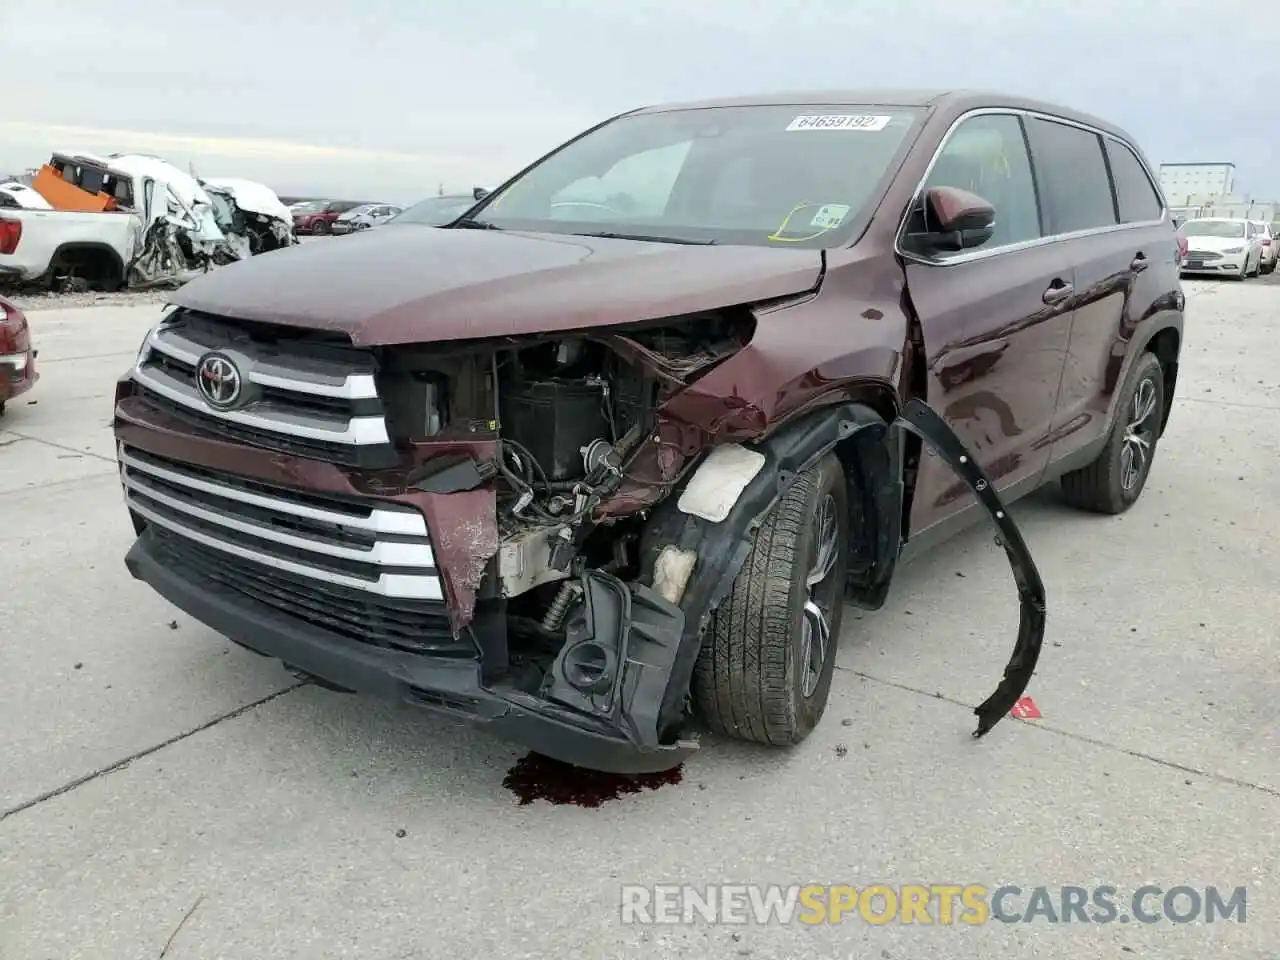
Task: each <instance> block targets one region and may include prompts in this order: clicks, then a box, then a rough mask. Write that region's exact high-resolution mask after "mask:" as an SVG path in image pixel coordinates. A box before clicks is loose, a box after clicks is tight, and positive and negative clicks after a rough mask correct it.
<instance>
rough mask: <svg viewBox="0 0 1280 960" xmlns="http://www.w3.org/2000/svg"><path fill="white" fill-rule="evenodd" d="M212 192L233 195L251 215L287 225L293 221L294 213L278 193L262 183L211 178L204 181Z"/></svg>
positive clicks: (237, 203) (228, 178) (237, 202)
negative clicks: (282, 221) (279, 221)
mask: <svg viewBox="0 0 1280 960" xmlns="http://www.w3.org/2000/svg"><path fill="white" fill-rule="evenodd" d="M204 183H205V186H207V187H209V188H210V189H212V190H220V191H222V192H224V193H228V194H230V195H231V198H232V199H233V200H234V201H235V203H236V206H237V207H239V208H240V209H241V210H247V211H249V212H250V213H257V214H261V215H262V216H264V217H270V218H272V219H275V220H284V221H285V222H286V223H287V222H290V221H292V220H293V216H294V215H293V213H292V212H291V211H290V210H289V208H288V207H286V206H285V205H284V204H283V203H281V202H280V198H279V197H278V196H276V192H275V191H274V190H272V189H271V188H270V187H268V186H266V185H265V184H262V183H256V182H254V181H253V180H238V179H234V178H230V177H218V178H216V179H214V178H210V179H207V180H205V181H204Z"/></svg>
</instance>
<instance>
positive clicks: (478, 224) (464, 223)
mask: <svg viewBox="0 0 1280 960" xmlns="http://www.w3.org/2000/svg"><path fill="white" fill-rule="evenodd" d="M453 228H454V229H455V230H501V229H503V228H502V227H500V226H498V225H497V224H496V223H490V222H489V221H488V220H472V219H467V220H459V221H458V222H457V223H455V224H454V225H453Z"/></svg>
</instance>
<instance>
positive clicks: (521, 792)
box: [502, 753, 684, 807]
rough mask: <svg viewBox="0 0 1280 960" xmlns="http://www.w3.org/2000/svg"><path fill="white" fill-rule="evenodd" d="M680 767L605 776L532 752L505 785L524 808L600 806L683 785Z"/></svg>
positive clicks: (524, 758)
mask: <svg viewBox="0 0 1280 960" xmlns="http://www.w3.org/2000/svg"><path fill="white" fill-rule="evenodd" d="M683 776H684V773H683V772H682V770H681V768H680V767H676V768H674V769H672V770H664V771H662V772H661V773H637V774H624V773H602V772H600V771H599V770H587V769H586V768H584V767H575V766H573V765H572V764H568V763H562V762H561V761H559V760H552V759H551V758H550V757H544V756H542V755H541V754H537V753H530V754H527V755H526V756H523V757H521V758H520V759H519V760H517V761H516V765H515V766H514V767H512V768H511V769H510V770H508V771H507V775H506V776H505V777H503V779H502V785H503V786H504V787H506V788H507V789H508V790H510V791H511V792H512V793H514V794H515V795H516V796H517V797H519V798H520V806H525V805H526V804H530V803H533V801H535V800H546V801H547V802H548V803H554V804H556V805H557V806H562V805H565V804H573V805H574V806H576V807H598V806H600V804H602V803H604V802H605V801H607V800H617V799H618V798H619V797H622V796H625V795H627V794H632V793H641V792H643V791H645V790H657V789H658V788H659V787H664V786H666V785H668V784H675V783H679V782H680V780H681V779H682V778H683Z"/></svg>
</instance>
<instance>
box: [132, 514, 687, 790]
mask: <svg viewBox="0 0 1280 960" xmlns="http://www.w3.org/2000/svg"><path fill="white" fill-rule="evenodd" d="M125 565H126V566H127V568H128V570H129V572H130V573H131V574H132V575H133V577H134V578H135V579H137V580H141V581H143V582H144V583H146V584H148V585H149V586H150V587H151V588H152V589H153V590H155V591H156V592H157V593H159V594H160V595H161V596H162V597H164V598H165V599H166V600H168V601H169V602H170V603H172V604H173V605H174V606H176V607H178V608H179V609H180V610H183V611H184V612H186V613H187V614H189V615H190V616H192V617H194V618H195V619H196V620H198V621H200V622H201V623H203V624H205V625H207V626H209V627H210V628H212V629H213V630H215V631H217V632H218V633H221V634H222V635H223V636H225V637H227V638H228V639H230V640H232V641H234V642H235V643H237V644H239V645H240V646H243V647H246V648H247V649H249V650H252V651H254V652H255V653H259V654H262V655H263V656H268V657H273V658H275V659H278V660H280V661H282V662H283V663H284V664H285V666H286V667H287V668H289V669H291V670H293V671H295V672H296V673H300V674H303V675H306V676H309V677H314V678H316V679H319V680H321V681H324V682H326V683H327V684H329V685H332V686H335V687H338V688H340V689H345V690H350V691H352V692H356V693H364V694H370V695H373V696H379V697H383V698H387V699H392V700H399V701H403V702H405V703H408V704H411V705H413V706H418V707H423V708H426V709H429V710H433V711H436V712H439V713H443V714H446V715H448V716H451V717H453V718H455V719H459V720H465V721H469V722H471V723H474V724H477V725H479V726H481V727H484V728H485V729H487V730H488V731H489V732H491V733H493V734H495V735H497V736H499V737H502V738H503V739H506V740H511V741H514V742H516V743H519V744H522V745H524V746H526V747H529V748H530V749H533V750H536V751H537V752H538V753H542V754H545V755H547V756H549V757H553V758H555V759H557V760H562V761H564V762H565V763H571V764H574V765H576V766H581V767H588V768H590V769H594V770H604V771H609V772H612V773H628V774H636V773H651V772H656V771H660V770H669V769H671V768H672V767H674V766H678V765H679V764H680V763H683V762H684V760H685V759H686V758H687V757H688V755H689V754H690V753H692V752H693V751H694V750H695V749H696V744H694V743H689V742H678V743H675V744H672V745H669V746H667V745H663V746H658V747H656V748H654V749H649V750H641V749H638V748H637V747H636V746H635V744H633V742H632V741H631V740H629V739H627V738H626V737H625V736H624V735H623V734H622V733H621V732H619V731H617V730H610V729H608V728H607V727H606V726H605V725H604V724H603V723H597V722H593V721H592V719H591V718H589V717H581V716H574V715H572V714H570V712H569V711H564V712H563V714H561V713H560V712H559V711H558V709H557V708H556V706H555V705H554V704H550V703H548V702H546V701H543V700H540V699H539V698H536V697H532V696H529V695H528V694H524V693H521V692H520V691H517V690H514V689H512V690H499V689H494V688H489V687H486V686H485V685H484V683H483V682H482V678H481V670H480V663H479V661H477V660H457V659H450V658H444V657H430V656H423V655H421V654H416V653H407V652H401V651H397V650H390V649H385V648H381V647H374V646H368V645H364V644H359V643H353V642H352V641H350V640H348V639H346V638H343V637H338V636H335V635H333V634H329V633H328V632H326V631H325V630H323V629H322V628H319V627H316V626H314V625H312V624H308V623H305V622H303V621H299V620H296V619H294V618H292V617H288V616H284V615H281V614H279V613H277V612H275V611H273V610H271V609H269V608H266V607H262V606H260V605H257V604H254V603H252V602H251V601H247V600H246V599H244V598H242V597H229V596H227V595H225V594H222V593H220V592H218V591H217V590H216V589H215V588H214V587H213V585H211V584H205V583H198V582H193V581H191V580H188V579H186V578H184V577H181V576H179V575H178V574H176V573H174V572H173V570H172V569H170V568H169V567H168V566H166V565H165V564H164V563H162V562H161V561H160V560H159V559H158V558H157V557H156V556H155V555H154V553H153V552H152V549H151V544H150V537H149V536H148V534H147V533H146V531H145V530H144V531H143V533H142V534H141V535H140V536H139V537H138V539H137V540H136V541H135V542H134V544H133V547H132V548H131V549H130V550H129V553H128V555H127V556H126V557H125ZM659 603H661V601H659ZM633 606H634V605H633ZM676 613H677V614H678V613H679V611H678V610H676ZM605 615H606V612H605V611H604V610H600V611H598V612H597V614H596V616H597V619H598V618H599V617H602V616H605ZM632 618H633V619H638V617H636V616H635V615H634V614H632ZM602 626H603V625H602V624H600V625H598V628H602ZM677 635H678V633H677ZM633 639H634V637H633ZM657 652H658V653H660V651H657ZM654 667H655V671H654V673H653V677H652V679H651V681H650V682H655V681H657V680H658V679H662V680H665V676H666V672H665V671H662V670H661V668H660V667H658V665H657V664H656V663H655V664H654ZM641 673H643V671H642V672H641ZM659 675H660V676H659Z"/></svg>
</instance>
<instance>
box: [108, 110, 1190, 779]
mask: <svg viewBox="0 0 1280 960" xmlns="http://www.w3.org/2000/svg"><path fill="white" fill-rule="evenodd" d="M1177 257H1178V248H1177V243H1176V240H1175V238H1174V228H1173V225H1172V223H1171V221H1170V217H1169V214H1168V211H1167V210H1166V208H1165V204H1164V201H1163V199H1162V197H1161V194H1160V192H1159V190H1158V188H1157V186H1156V181H1155V180H1154V178H1153V177H1152V174H1151V168H1150V165H1149V164H1148V163H1147V161H1146V160H1145V159H1144V158H1143V155H1142V153H1141V152H1140V151H1139V149H1138V148H1137V147H1136V146H1135V145H1134V144H1133V142H1132V141H1131V140H1130V139H1129V138H1128V137H1127V136H1126V135H1125V133H1124V132H1123V131H1121V130H1119V129H1117V128H1116V127H1114V126H1111V125H1110V124H1107V123H1105V122H1103V121H1101V120H1098V119H1096V118H1093V117H1089V116H1084V115H1082V114H1079V113H1075V112H1072V111H1070V110H1065V109H1061V108H1057V107H1053V106H1050V105H1047V104H1042V103H1035V102H1031V101H1028V100H1023V99H1019V98H1016V97H1008V96H1001V95H995V94H978V93H919V92H900V91H860V92H843V93H805V94H789V95H777V96H771V97H763V98H751V99H738V100H725V101H717V102H707V103H696V104H683V105H674V106H661V107H651V108H646V109H641V110H636V111H633V112H631V113H627V114H624V115H622V116H619V117H615V118H613V119H611V120H609V121H607V122H605V123H603V124H601V125H599V126H597V127H594V128H592V129H591V130H589V131H587V132H586V133H584V134H582V135H581V136H579V137H577V138H576V139H574V140H572V141H570V142H569V143H567V144H565V145H564V146H563V147H561V148H559V149H558V150H556V151H554V152H553V153H551V154H549V155H547V156H546V157H544V158H543V159H541V160H540V161H538V162H537V163H535V164H533V165H532V166H531V167H529V168H528V169H527V170H525V171H523V172H522V173H520V174H519V175H517V176H516V177H514V178H513V179H512V180H511V181H509V182H508V183H506V184H504V185H503V186H502V187H500V188H499V189H497V190H495V191H494V192H493V193H492V194H490V195H489V196H488V197H487V198H485V199H484V200H483V201H482V202H480V203H478V204H476V205H475V206H474V207H472V208H471V209H470V210H468V211H467V212H466V213H465V214H464V215H462V216H461V218H460V219H458V220H457V221H455V222H453V223H451V224H448V225H446V226H445V227H444V228H442V229H434V228H430V227H422V228H421V229H415V228H412V227H407V228H405V229H400V230H375V231H370V232H369V234H368V235H367V236H362V237H361V238H360V240H359V242H353V243H352V244H351V245H349V246H348V245H347V244H346V243H343V244H336V245H329V244H315V245H308V246H302V247H295V248H291V249H288V250H282V251H279V252H277V253H276V254H274V255H272V256H270V257H255V258H252V259H250V260H247V261H244V262H242V263H238V264H235V265H232V266H229V267H226V268H224V269H222V270H219V271H217V272H214V273H211V274H209V275H207V276H205V277H202V278H200V279H198V280H196V281H194V282H192V283H190V284H188V285H187V286H186V287H184V288H182V290H181V291H180V292H178V293H177V294H176V295H175V297H174V305H173V307H172V309H171V310H170V311H169V312H168V313H167V315H166V316H165V317H164V319H163V321H162V322H161V323H160V325H159V326H157V327H156V328H155V329H154V330H153V331H151V333H150V334H149V335H148V337H147V338H146V342H145V343H144V344H143V346H142V348H141V351H140V352H139V354H138V357H137V362H136V364H135V366H134V367H133V369H132V370H131V371H130V372H129V373H128V374H127V375H126V376H124V377H123V378H122V379H121V381H120V383H119V389H118V392H117V397H116V410H115V434H116V437H117V440H118V450H119V461H120V472H121V479H122V482H123V484H124V487H125V493H126V499H127V505H128V509H129V513H130V516H131V518H132V521H133V526H134V528H135V530H136V531H137V540H136V542H135V543H134V545H133V547H132V548H131V550H130V551H129V554H128V557H127V560H126V562H127V564H128V567H129V570H130V571H131V572H132V575H133V576H134V577H136V578H137V579H139V580H142V581H145V582H146V583H148V584H150V585H151V586H152V587H153V588H154V589H155V590H156V591H158V592H159V593H160V594H161V595H162V596H164V597H166V598H167V599H168V600H170V601H171V602H172V603H174V604H175V605H176V606H178V607H180V608H181V609H183V610H185V611H186V612H187V613H189V614H190V615H191V616H192V617H194V618H196V619H197V620H199V621H201V622H203V623H206V624H208V625H209V626H210V627H212V628H213V629H215V630H217V631H219V632H221V633H223V634H225V635H226V636H228V637H230V638H231V639H232V640H234V641H235V642H237V643H239V644H241V645H243V646H245V647H248V648H250V649H252V650H255V651H257V652H259V653H262V654H265V655H267V656H270V657H274V658H278V659H279V660H281V661H283V662H284V664H285V665H286V666H287V667H288V668H289V669H290V670H291V671H293V672H294V674H295V675H297V676H299V677H302V678H307V679H311V680H314V681H315V682H318V683H321V684H324V685H325V686H328V687H331V688H335V689H339V690H344V691H359V692H363V693H372V694H380V695H384V696H388V697H392V698H395V699H399V700H402V701H406V702H409V703H412V704H416V705H418V706H421V707H425V708H430V709H433V710H437V711H442V712H444V713H446V714H448V715H451V716H455V717H464V718H468V719H470V720H472V721H474V722H476V723H477V724H480V725H483V726H487V727H488V728H489V729H491V730H493V731H494V732H496V733H498V734H500V735H502V736H505V737H508V738H511V739H514V740H516V741H519V742H522V743H524V744H526V745H528V746H530V747H532V748H533V749H535V750H537V751H539V752H542V753H545V754H548V755H551V756H554V757H558V758H560V759H563V760H566V761H569V762H572V763H577V764H581V765H584V766H589V767H596V768H600V769H608V770H615V771H622V772H639V771H643V770H656V769H661V768H666V767H670V766H674V765H675V764H678V763H679V762H681V761H682V760H683V759H684V758H685V757H686V756H687V755H688V754H689V752H690V751H691V750H693V749H694V748H695V747H696V743H697V741H696V737H695V736H694V734H693V733H692V732H691V731H692V730H693V729H694V723H693V721H695V720H697V719H701V720H702V721H703V722H704V723H705V724H708V725H709V726H710V727H711V728H712V729H713V730H714V731H717V732H720V733H722V734H727V735H730V736H734V737H739V738H743V739H747V740H752V741H756V742H760V743H766V744H774V745H786V744H794V743H797V742H799V741H801V740H803V739H804V738H805V736H806V735H807V734H808V733H809V732H810V731H811V730H812V729H813V727H814V726H815V724H817V723H818V722H819V720H820V718H821V717H822V714H823V710H824V707H825V704H826V702H827V698H828V694H829V690H830V686H831V682H832V671H833V667H834V663H835V659H836V648H837V645H838V643H839V639H840V626H841V615H842V611H843V609H844V604H845V602H846V600H847V601H849V602H852V603H854V604H856V605H858V606H862V607H865V608H869V609H876V608H879V607H880V606H882V605H883V604H884V603H885V601H886V596H887V593H888V590H889V587H890V583H891V580H892V577H893V573H894V570H895V567H896V565H897V564H898V563H899V562H900V561H902V560H904V559H905V558H907V557H908V556H909V555H911V554H913V553H916V552H918V551H920V550H923V549H926V548H927V547H928V546H929V545H931V544H934V543H936V542H938V541H939V540H940V539H942V538H944V537H946V536H948V535H950V534H952V533H954V532H956V531H958V530H959V529H961V528H963V527H965V526H967V525H969V524H970V523H973V522H977V521H981V520H989V521H990V522H991V523H993V524H994V526H995V527H996V528H997V530H998V532H999V542H1000V543H1001V544H1002V546H1003V548H1004V550H1005V552H1006V554H1007V555H1008V559H1009V562H1010V564H1011V567H1012V571H1013V578H1014V581H1015V585H1016V588H1017V593H1018V599H1019V603H1020V609H1021V624H1020V629H1019V634H1018V637H1017V639H1016V642H1015V645H1014V652H1013V656H1012V659H1011V660H1010V662H1009V663H1008V665H1007V666H1006V667H1005V669H1004V675H1003V679H1002V681H1001V682H1000V684H999V686H998V687H997V689H996V690H995V692H994V693H993V694H992V695H991V696H990V697H989V698H988V699H987V700H986V701H985V702H984V703H982V704H981V705H980V706H979V707H977V709H976V711H975V712H976V713H977V716H978V721H977V730H976V734H977V735H981V734H983V733H986V732H987V731H988V730H989V729H990V728H991V727H992V726H993V725H994V724H995V723H996V722H997V721H998V720H999V719H1000V718H1001V717H1002V716H1003V715H1005V714H1006V713H1007V712H1008V711H1009V709H1010V708H1011V706H1012V705H1013V703H1014V702H1015V700H1016V699H1017V698H1018V697H1019V695H1020V694H1021V693H1022V692H1023V690H1024V689H1025V688H1026V686H1027V682H1028V680H1029V678H1030V676H1031V673H1032V671H1033V670H1034V667H1035V663H1036V659H1037V656H1038V654H1039V650H1040V644H1041V640H1042V637H1043V634H1044V626H1045V594H1044V587H1043V585H1042V583H1041V580H1040V577H1039V574H1038V573H1037V571H1036V568H1035V565H1034V563H1033V562H1032V560H1031V558H1030V556H1029V555H1028V553H1027V550H1026V547H1025V544H1024V543H1023V540H1022V538H1021V536H1020V535H1019V533H1018V530H1017V527H1016V526H1015V525H1014V523H1013V521H1012V520H1011V519H1010V517H1009V516H1008V515H1007V513H1006V510H1005V507H1006V505H1007V504H1009V503H1011V502H1013V501H1014V500H1016V499H1017V498H1019V497H1021V496H1023V495H1024V494H1026V493H1028V492H1029V491H1031V490H1034V489H1035V488H1037V487H1039V486H1041V485H1042V484H1044V483H1046V482H1048V481H1050V480H1053V479H1057V478H1060V479H1061V487H1062V491H1063V495H1064V496H1065V498H1066V499H1067V500H1068V501H1069V502H1071V503H1073V504H1075V505H1077V506H1079V507H1081V508H1083V509H1086V510H1091V511H1095V512H1102V513H1112V514H1114V513H1119V512H1121V511H1123V510H1125V509H1127V508H1128V507H1129V506H1131V505H1132V504H1133V503H1134V501H1135V500H1137V498H1138V496H1139V495H1140V494H1141V492H1142V489H1143V485H1144V483H1145V482H1146V479H1147V476H1148V472H1149V470H1150V468H1151V463H1152V457H1153V455H1154V453H1155V449H1156V444H1157V441H1158V440H1159V438H1160V436H1161V434H1162V433H1163V430H1164V427H1165V424H1166V423H1167V421H1168V417H1169V411H1170V406H1171V401H1172V397H1173V392H1174V384H1175V381H1176V378H1177V371H1178V353H1179V348H1180V344H1181V340H1182V325H1183V307H1184V299H1183V294H1182V291H1181V289H1180V287H1179V281H1178V265H1177Z"/></svg>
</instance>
